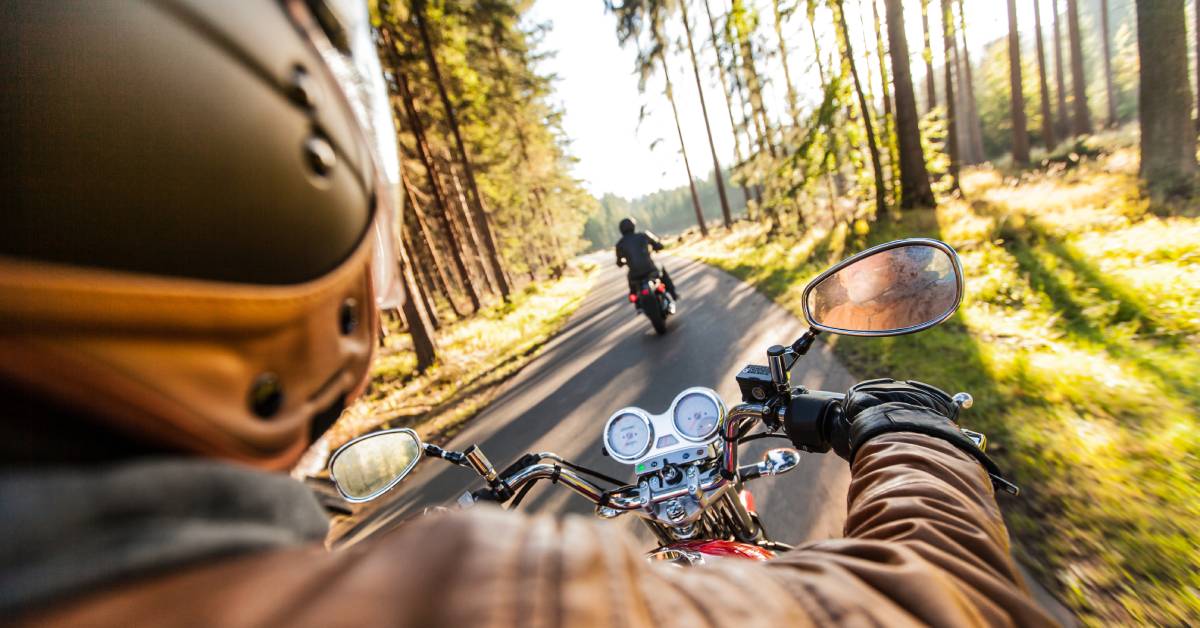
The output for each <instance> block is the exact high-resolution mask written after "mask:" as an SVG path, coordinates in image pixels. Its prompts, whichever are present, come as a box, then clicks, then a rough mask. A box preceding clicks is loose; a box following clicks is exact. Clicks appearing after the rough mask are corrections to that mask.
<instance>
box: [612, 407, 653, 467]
mask: <svg viewBox="0 0 1200 628" xmlns="http://www.w3.org/2000/svg"><path fill="white" fill-rule="evenodd" d="M653 431H654V430H653V428H652V427H650V419H649V418H647V417H646V416H644V415H642V414H637V413H634V412H629V411H622V412H619V413H617V414H616V415H615V416H613V418H611V419H609V420H608V427H607V428H605V430H604V446H605V447H606V448H607V449H608V453H610V454H612V457H613V458H616V459H618V460H626V461H628V460H636V459H637V458H640V457H641V456H642V455H643V454H645V453H646V451H648V450H649V449H650V442H651V440H652V439H653Z"/></svg>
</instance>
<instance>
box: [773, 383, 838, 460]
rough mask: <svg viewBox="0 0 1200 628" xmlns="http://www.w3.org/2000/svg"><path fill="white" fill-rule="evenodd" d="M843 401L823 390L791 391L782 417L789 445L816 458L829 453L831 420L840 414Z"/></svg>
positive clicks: (836, 394) (835, 394) (836, 395)
mask: <svg viewBox="0 0 1200 628" xmlns="http://www.w3.org/2000/svg"><path fill="white" fill-rule="evenodd" d="M844 397H845V395H843V394H841V393H831V392H825V391H823V390H811V391H810V390H803V389H797V390H795V391H792V396H791V398H790V399H788V403H787V408H786V409H785V410H784V415H783V429H784V431H785V432H787V435H788V438H790V439H791V441H792V444H793V445H795V446H796V447H798V448H799V449H801V450H803V451H808V452H812V453H817V454H823V453H825V452H827V451H829V448H830V443H829V433H830V429H831V426H832V422H833V419H834V418H836V417H837V416H838V415H839V414H840V413H841V411H842V404H841V401H842V399H843V398H844Z"/></svg>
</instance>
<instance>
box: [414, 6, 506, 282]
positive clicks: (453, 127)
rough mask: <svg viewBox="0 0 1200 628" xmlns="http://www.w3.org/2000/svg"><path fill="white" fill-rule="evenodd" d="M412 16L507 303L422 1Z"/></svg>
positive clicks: (501, 272)
mask: <svg viewBox="0 0 1200 628" xmlns="http://www.w3.org/2000/svg"><path fill="white" fill-rule="evenodd" d="M413 15H414V16H415V17H416V18H417V30H418V32H420V34H421V43H422V45H423V47H424V49H425V60H426V62H427V63H428V64H429V72H430V73H431V74H432V75H433V81H434V84H435V85H437V89H438V96H439V97H440V98H441V100H442V107H444V108H445V110H446V122H447V123H448V124H449V126H450V133H451V135H453V136H454V143H455V145H456V146H457V148H458V153H459V158H460V159H461V160H462V167H463V174H465V175H466V179H467V189H468V191H469V192H470V200H471V203H472V207H471V210H472V211H473V212H474V213H475V215H476V216H477V218H478V222H480V223H481V224H480V230H481V232H482V235H483V243H484V246H485V247H486V253H487V259H488V263H489V265H490V266H491V267H492V272H493V274H495V279H496V283H497V284H498V285H499V287H500V296H501V297H502V298H503V299H504V300H505V301H507V300H509V298H510V297H511V293H512V288H511V287H510V286H509V284H508V278H507V277H505V275H504V267H503V266H502V265H501V263H500V253H499V251H498V250H497V249H496V241H495V239H494V238H493V237H492V230H491V227H490V226H489V225H488V221H487V212H486V211H484V209H483V197H482V196H480V194H479V186H478V185H477V184H476V182H475V170H474V168H473V167H472V165H471V158H470V156H469V155H468V154H467V146H466V144H465V143H464V142H463V138H462V133H461V132H460V131H459V128H458V116H457V114H456V113H455V110H454V105H453V104H451V102H450V94H449V93H448V92H447V91H446V82H445V81H444V80H443V79H442V72H441V69H440V68H439V66H438V62H437V55H436V54H434V51H433V42H432V41H431V39H430V37H429V27H428V24H427V23H426V19H425V0H415V1H414V2H413Z"/></svg>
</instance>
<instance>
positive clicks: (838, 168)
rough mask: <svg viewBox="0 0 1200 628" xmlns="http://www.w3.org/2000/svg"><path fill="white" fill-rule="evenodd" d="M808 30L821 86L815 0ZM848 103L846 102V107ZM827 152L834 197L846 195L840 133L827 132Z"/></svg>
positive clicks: (822, 69) (810, 7)
mask: <svg viewBox="0 0 1200 628" xmlns="http://www.w3.org/2000/svg"><path fill="white" fill-rule="evenodd" d="M808 32H809V33H810V34H811V35H812V42H813V53H814V56H815V58H816V63H817V76H818V78H820V79H821V85H822V88H823V87H824V86H825V85H827V84H828V79H827V78H826V76H825V64H824V63H822V61H821V38H820V37H819V36H817V0H808ZM848 106H849V104H848V103H847V107H848ZM827 152H828V153H830V154H831V155H832V157H833V171H832V173H831V174H832V175H833V186H834V190H835V191H836V194H834V198H840V197H842V196H845V195H846V187H847V186H846V174H845V172H844V171H843V169H842V136H841V134H840V133H830V134H829V147H828V149H827Z"/></svg>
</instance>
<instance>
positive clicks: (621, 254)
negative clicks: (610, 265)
mask: <svg viewBox="0 0 1200 628" xmlns="http://www.w3.org/2000/svg"><path fill="white" fill-rule="evenodd" d="M616 251H617V266H624V265H625V258H626V257H628V256H627V255H625V251H623V250H622V247H621V242H617V246H616Z"/></svg>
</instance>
